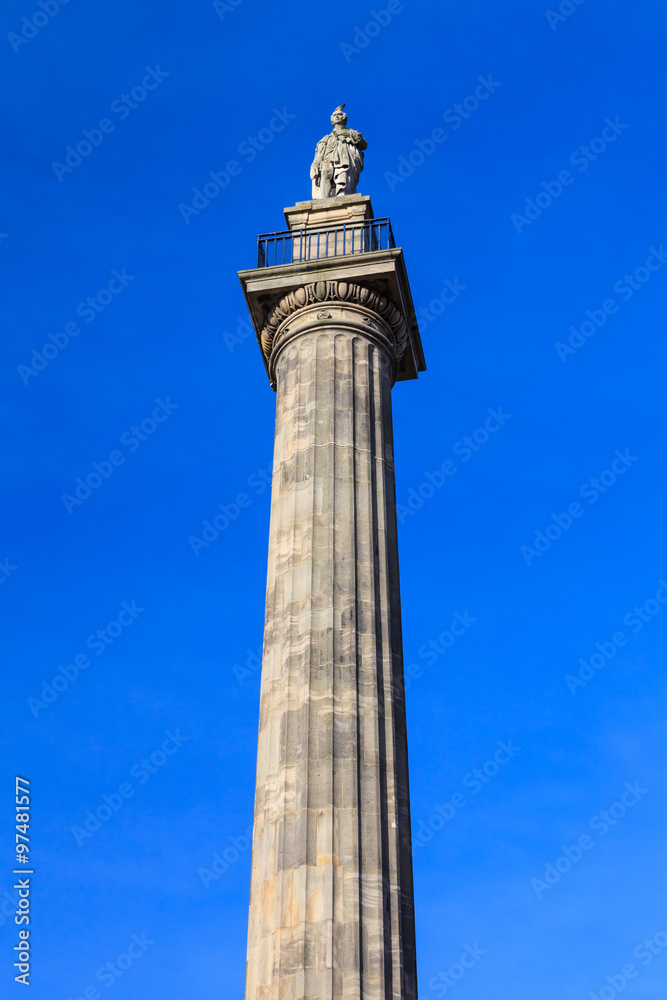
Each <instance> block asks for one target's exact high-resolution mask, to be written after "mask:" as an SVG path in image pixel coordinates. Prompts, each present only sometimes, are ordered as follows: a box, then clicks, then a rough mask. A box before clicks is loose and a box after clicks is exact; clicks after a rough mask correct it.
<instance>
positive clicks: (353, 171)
mask: <svg viewBox="0 0 667 1000" xmlns="http://www.w3.org/2000/svg"><path fill="white" fill-rule="evenodd" d="M347 136H349V137H351V138H353V139H354V140H355V144H352V143H349V142H344V141H342V140H343V139H344V138H345V137H347ZM366 145H367V143H366V140H365V139H364V137H363V136H362V135H361V133H360V132H355V130H354V129H349V128H343V127H342V126H341V127H338V126H336V127H334V130H333V132H330V133H329V134H328V135H325V136H324V138H322V139H320V141H319V142H318V144H317V146H316V147H315V159H314V160H313V165H312V167H311V168H310V176H311V178H312V180H313V198H335V197H336V196H337V195H343V194H354V193H355V191H356V190H357V184H358V182H359V174H360V173H361V171H362V170H363V169H364V154H363V150H364V149H366Z"/></svg>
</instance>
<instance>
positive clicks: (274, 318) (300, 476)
mask: <svg viewBox="0 0 667 1000" xmlns="http://www.w3.org/2000/svg"><path fill="white" fill-rule="evenodd" d="M274 270H279V269H274ZM255 273H257V272H255ZM307 276H308V275H306V277H307ZM408 339H409V331H408V327H407V325H406V321H405V317H404V314H403V313H402V311H401V309H400V308H398V307H397V306H396V305H395V304H394V303H392V302H391V301H390V299H389V298H388V297H387V296H385V295H382V294H380V293H379V292H378V291H377V290H373V288H372V287H369V286H368V285H365V284H363V283H360V282H356V281H355V282H351V281H345V280H337V278H335V277H334V278H329V279H323V278H322V277H321V276H320V277H319V280H317V281H314V282H310V283H306V284H303V285H300V286H298V287H293V288H292V290H291V291H289V292H288V293H287V294H286V295H283V296H282V297H281V298H280V299H279V300H278V301H277V302H276V304H275V305H274V306H273V308H272V309H271V311H270V312H269V314H268V316H266V315H265V317H264V325H263V327H262V331H261V342H262V348H263V351H264V354H265V358H266V361H267V365H268V370H269V375H270V378H271V381H272V383H273V384H274V385H275V387H276V392H277V404H276V433H275V453H274V462H273V486H272V505H271V527H270V538H269V565H268V586H267V599H266V622H265V634H264V658H263V665H262V682H261V702H260V723H259V746H258V759H257V788H256V799H255V822H254V837H253V857H252V884H251V900H250V917H249V933H248V960H247V978H246V1000H416V997H417V979H416V959H415V932H414V912H413V887H412V858H411V843H410V806H409V787H408V761H407V739H406V723H405V700H404V687H403V660H402V645H401V610H400V594H399V575H398V548H397V528H396V499H395V486H394V454H393V442H392V417H391V390H392V386H393V385H394V382H395V381H396V378H397V376H398V374H399V362H400V358H401V356H402V355H403V353H404V352H405V350H406V346H407V343H408Z"/></svg>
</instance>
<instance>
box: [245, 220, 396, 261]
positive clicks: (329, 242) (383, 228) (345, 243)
mask: <svg viewBox="0 0 667 1000" xmlns="http://www.w3.org/2000/svg"><path fill="white" fill-rule="evenodd" d="M395 246H396V244H395V243H394V234H393V233H392V231H391V223H390V221H389V219H373V220H369V221H368V222H356V223H343V224H342V225H340V226H326V227H325V228H323V229H289V230H285V231H284V232H281V233H262V235H261V236H258V237H257V267H275V266H276V265H279V264H294V263H298V262H299V261H305V260H322V259H324V258H327V257H341V256H344V255H347V254H352V253H370V252H372V251H373V250H390V249H392V248H393V247H395Z"/></svg>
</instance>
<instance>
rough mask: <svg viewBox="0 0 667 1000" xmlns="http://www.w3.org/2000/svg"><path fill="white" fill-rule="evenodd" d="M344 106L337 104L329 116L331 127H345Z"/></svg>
mask: <svg viewBox="0 0 667 1000" xmlns="http://www.w3.org/2000/svg"><path fill="white" fill-rule="evenodd" d="M344 108H345V105H344V104H339V105H338V107H337V108H336V110H335V111H334V113H333V114H332V116H331V124H332V125H347V115H346V114H345V111H344Z"/></svg>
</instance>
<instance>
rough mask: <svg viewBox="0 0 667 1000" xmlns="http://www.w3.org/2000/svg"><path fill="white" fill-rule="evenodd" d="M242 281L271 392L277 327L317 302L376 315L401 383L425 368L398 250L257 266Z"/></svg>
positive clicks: (403, 264) (372, 251)
mask: <svg viewBox="0 0 667 1000" xmlns="http://www.w3.org/2000/svg"><path fill="white" fill-rule="evenodd" d="M332 200H335V201H338V200H340V201H343V199H332ZM345 200H347V199H345ZM239 279H240V281H241V285H242V287H243V291H244V294H245V298H246V302H247V305H248V310H249V312H250V317H251V319H252V323H253V327H254V329H255V335H256V337H257V341H258V343H259V346H260V350H261V352H262V358H263V360H264V364H265V366H266V370H267V374H268V375H269V381H270V382H271V387H272V388H273V389H275V384H274V381H273V376H272V373H271V371H270V367H269V361H270V354H271V348H272V346H273V342H274V339H275V335H276V332H277V330H278V327H279V326H280V324H281V323H283V322H284V320H285V319H286V318H287V317H288V316H289V315H290V314H292V313H293V312H295V311H296V310H297V309H299V308H302V307H304V306H306V305H309V304H312V303H317V302H326V301H334V300H338V301H349V302H350V303H356V304H358V305H361V306H365V307H366V308H367V309H369V310H371V311H372V312H375V313H377V314H378V316H379V317H380V318H381V319H382V320H383V321H384V323H385V324H386V325H388V327H389V328H390V329H391V332H392V335H393V339H394V343H395V349H396V354H397V356H398V359H399V362H398V371H397V381H403V380H406V379H415V378H417V376H418V373H419V372H420V371H425V369H426V363H425V361H424V354H423V350H422V345H421V338H420V336H419V327H418V325H417V319H416V316H415V310H414V306H413V303H412V295H411V292H410V284H409V281H408V276H407V271H406V267H405V261H404V258H403V251H402V250H401V248H400V247H392V248H391V249H388V250H371V251H364V252H361V253H345V254H340V255H338V256H334V257H326V258H318V259H312V260H299V261H294V262H292V263H287V264H277V265H274V266H273V267H258V268H253V269H252V270H247V271H239Z"/></svg>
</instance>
